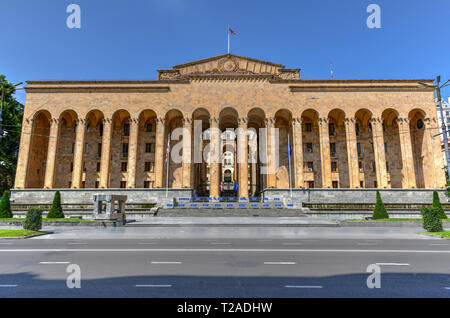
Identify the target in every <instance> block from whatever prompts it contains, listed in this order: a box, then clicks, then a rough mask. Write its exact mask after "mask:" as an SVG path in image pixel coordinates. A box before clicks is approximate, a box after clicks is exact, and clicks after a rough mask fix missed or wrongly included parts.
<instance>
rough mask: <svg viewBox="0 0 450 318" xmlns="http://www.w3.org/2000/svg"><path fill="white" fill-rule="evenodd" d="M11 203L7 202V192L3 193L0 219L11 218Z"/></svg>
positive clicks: (0, 203)
mask: <svg viewBox="0 0 450 318" xmlns="http://www.w3.org/2000/svg"><path fill="white" fill-rule="evenodd" d="M12 217H13V214H12V211H11V202H10V201H9V194H8V191H5V192H3V196H2V200H1V201H0V218H12Z"/></svg>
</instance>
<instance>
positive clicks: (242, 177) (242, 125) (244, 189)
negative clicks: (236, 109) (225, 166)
mask: <svg viewBox="0 0 450 318" xmlns="http://www.w3.org/2000/svg"><path fill="white" fill-rule="evenodd" d="M238 124H239V129H238V136H237V138H238V140H237V148H238V167H239V188H238V190H239V194H238V196H239V198H246V199H248V141H247V139H248V137H247V124H248V119H247V118H239V119H238Z"/></svg>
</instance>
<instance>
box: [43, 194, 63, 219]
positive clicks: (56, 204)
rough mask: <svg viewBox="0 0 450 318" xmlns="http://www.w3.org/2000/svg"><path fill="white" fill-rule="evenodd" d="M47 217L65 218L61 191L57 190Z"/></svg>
mask: <svg viewBox="0 0 450 318" xmlns="http://www.w3.org/2000/svg"><path fill="white" fill-rule="evenodd" d="M47 218H49V219H62V218H64V212H63V210H62V207H61V194H60V193H59V191H56V192H55V197H54V198H53V204H52V208H51V209H50V211H48V214H47Z"/></svg>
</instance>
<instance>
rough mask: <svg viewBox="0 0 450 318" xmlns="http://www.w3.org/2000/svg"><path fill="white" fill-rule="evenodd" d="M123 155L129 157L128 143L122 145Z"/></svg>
mask: <svg viewBox="0 0 450 318" xmlns="http://www.w3.org/2000/svg"><path fill="white" fill-rule="evenodd" d="M122 155H123V157H125V158H126V157H128V143H126V142H125V143H123V144H122Z"/></svg>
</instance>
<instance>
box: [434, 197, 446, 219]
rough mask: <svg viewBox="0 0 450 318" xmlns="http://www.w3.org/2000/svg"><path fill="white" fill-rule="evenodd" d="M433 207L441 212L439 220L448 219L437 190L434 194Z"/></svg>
mask: <svg viewBox="0 0 450 318" xmlns="http://www.w3.org/2000/svg"><path fill="white" fill-rule="evenodd" d="M432 207H433V208H436V209H438V210H439V218H440V219H446V218H447V214H445V212H444V209H443V208H442V205H441V201H439V194H438V192H437V191H436V190H435V191H434V192H433V205H432Z"/></svg>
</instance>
